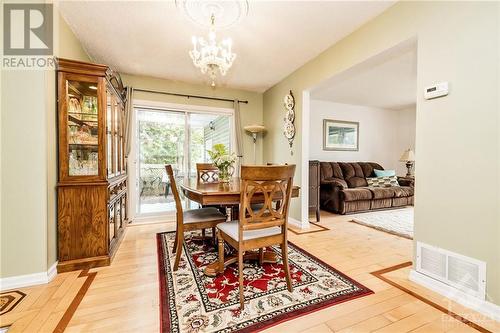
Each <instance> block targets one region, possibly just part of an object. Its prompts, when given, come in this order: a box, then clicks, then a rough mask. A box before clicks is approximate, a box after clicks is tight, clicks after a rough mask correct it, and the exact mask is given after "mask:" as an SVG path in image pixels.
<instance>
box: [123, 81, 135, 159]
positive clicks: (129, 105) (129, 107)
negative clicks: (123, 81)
mask: <svg viewBox="0 0 500 333" xmlns="http://www.w3.org/2000/svg"><path fill="white" fill-rule="evenodd" d="M126 89H127V90H126V98H127V99H126V102H125V157H126V158H128V155H129V154H130V148H131V146H132V133H131V124H132V112H133V108H134V101H133V100H132V95H133V94H134V88H132V87H127V88H126Z"/></svg>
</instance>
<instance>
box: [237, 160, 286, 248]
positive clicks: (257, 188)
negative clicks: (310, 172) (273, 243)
mask: <svg viewBox="0 0 500 333" xmlns="http://www.w3.org/2000/svg"><path fill="white" fill-rule="evenodd" d="M294 173H295V165H293V164H292V165H270V166H242V167H241V198H240V215H239V218H240V223H239V226H240V233H242V232H243V230H255V229H264V228H269V227H273V226H283V228H282V229H283V230H286V223H287V220H288V208H289V207H290V198H291V195H292V187H293V176H294ZM278 200H279V201H281V204H280V205H279V206H277V207H276V206H275V205H273V201H278ZM252 201H254V202H255V201H257V202H263V205H262V207H261V206H260V205H259V210H258V211H254V210H253V209H252ZM239 239H242V237H241V235H240V238H239Z"/></svg>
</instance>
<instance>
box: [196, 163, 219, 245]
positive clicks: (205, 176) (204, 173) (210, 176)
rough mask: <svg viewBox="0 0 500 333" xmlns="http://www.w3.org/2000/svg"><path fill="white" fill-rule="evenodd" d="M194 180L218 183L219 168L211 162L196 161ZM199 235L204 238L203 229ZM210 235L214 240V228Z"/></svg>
mask: <svg viewBox="0 0 500 333" xmlns="http://www.w3.org/2000/svg"><path fill="white" fill-rule="evenodd" d="M196 181H197V182H198V183H202V184H203V183H218V182H219V169H218V168H217V167H216V166H215V165H213V164H212V163H196ZM200 207H215V208H217V209H219V208H220V207H219V206H202V205H200ZM201 236H202V237H203V238H205V229H203V230H202V231H201ZM212 236H213V239H214V242H215V228H212Z"/></svg>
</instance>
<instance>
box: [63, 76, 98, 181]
mask: <svg viewBox="0 0 500 333" xmlns="http://www.w3.org/2000/svg"><path fill="white" fill-rule="evenodd" d="M97 86H98V85H97V82H85V81H77V80H67V81H66V87H67V96H66V103H67V104H66V105H67V126H68V128H67V133H68V138H67V140H68V161H67V162H68V175H69V176H96V175H98V174H99V103H98V94H97Z"/></svg>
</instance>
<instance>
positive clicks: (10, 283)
mask: <svg viewBox="0 0 500 333" xmlns="http://www.w3.org/2000/svg"><path fill="white" fill-rule="evenodd" d="M56 275H57V261H56V262H55V263H54V264H53V265H52V266H50V267H49V270H48V271H46V272H40V273H33V274H26V275H18V276H11V277H6V278H1V279H0V290H1V291H5V290H10V289H16V288H23V287H29V286H34V285H37V284H44V283H49V282H50V281H52V279H54V277H55V276H56Z"/></svg>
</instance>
